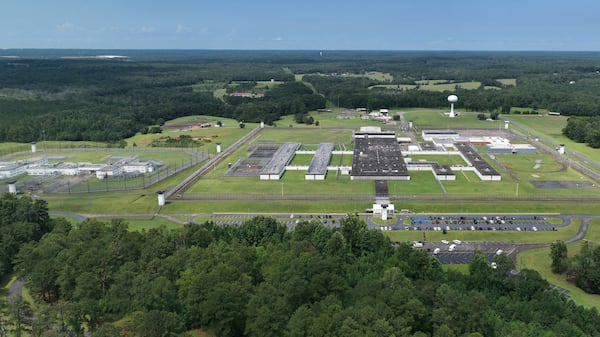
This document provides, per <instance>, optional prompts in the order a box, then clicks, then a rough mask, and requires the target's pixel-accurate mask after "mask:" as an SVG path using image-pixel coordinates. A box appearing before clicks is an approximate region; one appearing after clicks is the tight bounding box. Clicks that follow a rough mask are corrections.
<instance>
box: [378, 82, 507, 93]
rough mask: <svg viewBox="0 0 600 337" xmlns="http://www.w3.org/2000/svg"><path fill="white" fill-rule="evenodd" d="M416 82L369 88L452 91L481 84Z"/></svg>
mask: <svg viewBox="0 0 600 337" xmlns="http://www.w3.org/2000/svg"><path fill="white" fill-rule="evenodd" d="M415 83H416V84H377V85H374V86H371V87H369V89H373V88H385V89H392V90H411V89H417V88H418V89H419V90H428V91H439V92H443V91H449V92H454V91H456V89H457V88H461V89H466V90H475V89H478V88H479V87H480V86H481V82H476V81H472V82H448V81H446V80H423V81H415ZM485 88H486V89H499V88H498V87H485Z"/></svg>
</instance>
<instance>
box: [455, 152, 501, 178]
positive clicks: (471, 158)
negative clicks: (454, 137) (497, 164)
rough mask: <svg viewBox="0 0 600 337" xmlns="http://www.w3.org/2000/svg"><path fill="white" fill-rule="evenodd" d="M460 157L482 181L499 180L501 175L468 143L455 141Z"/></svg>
mask: <svg viewBox="0 0 600 337" xmlns="http://www.w3.org/2000/svg"><path fill="white" fill-rule="evenodd" d="M454 145H455V146H456V149H457V150H458V151H459V152H460V155H461V157H462V158H463V159H464V160H465V161H466V162H467V163H468V164H469V165H470V166H472V167H473V168H474V169H475V174H477V176H478V177H479V179H481V180H484V181H500V180H502V176H501V175H500V173H498V171H496V169H495V168H493V167H492V166H491V165H490V164H489V163H488V162H486V161H485V160H484V159H483V158H482V157H481V156H480V155H479V153H477V151H475V149H474V148H473V146H472V145H471V144H469V143H455V144H454Z"/></svg>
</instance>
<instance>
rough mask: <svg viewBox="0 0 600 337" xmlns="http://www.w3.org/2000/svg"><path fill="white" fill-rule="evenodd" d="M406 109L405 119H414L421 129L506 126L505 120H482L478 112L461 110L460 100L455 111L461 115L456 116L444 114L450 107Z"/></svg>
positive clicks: (495, 127)
mask: <svg viewBox="0 0 600 337" xmlns="http://www.w3.org/2000/svg"><path fill="white" fill-rule="evenodd" d="M405 111H406V113H405V114H404V119H406V120H407V121H413V124H414V126H416V127H418V128H420V129H452V128H476V129H500V128H503V127H504V122H502V121H492V122H489V121H480V120H479V119H477V115H478V114H479V113H478V112H463V111H460V101H459V103H458V107H455V111H458V112H459V113H460V116H459V117H455V118H450V117H448V116H445V115H444V112H448V111H450V107H448V108H447V109H444V110H432V109H407V110H405Z"/></svg>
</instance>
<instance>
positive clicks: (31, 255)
mask: <svg viewBox="0 0 600 337" xmlns="http://www.w3.org/2000/svg"><path fill="white" fill-rule="evenodd" d="M495 262H496V265H495V266H496V268H495V269H494V268H492V267H491V266H490V261H488V260H487V257H486V256H485V255H484V254H482V253H475V254H474V256H473V258H472V261H471V263H470V265H469V272H468V274H463V273H459V272H453V271H444V270H443V269H442V268H441V266H440V264H439V263H438V262H437V260H436V259H435V258H433V257H431V256H430V255H428V253H427V252H426V251H424V250H419V249H413V248H412V247H411V245H409V244H406V243H396V244H392V242H390V240H389V239H388V238H386V237H385V236H384V235H383V234H382V233H381V231H377V230H369V229H368V228H367V225H366V223H365V222H364V221H362V220H360V219H359V218H358V217H356V216H353V215H350V216H348V217H347V218H345V219H343V220H341V221H340V227H339V228H330V227H327V226H325V225H323V224H322V223H321V222H320V221H317V220H316V219H315V220H309V219H306V220H303V221H301V222H299V223H298V224H297V226H296V228H295V229H294V230H291V231H290V230H287V229H286V227H285V225H283V224H280V223H279V222H277V221H276V220H275V219H273V218H269V217H256V218H253V219H250V220H248V221H246V222H244V223H243V224H242V225H241V226H218V225H216V224H214V223H212V222H205V223H202V224H193V223H190V224H188V225H186V226H185V227H184V228H183V229H182V230H178V231H167V230H166V229H164V228H159V229H151V230H147V231H142V232H131V231H129V230H128V229H127V224H126V223H125V222H123V221H119V220H113V221H111V222H108V223H105V222H100V221H98V220H87V221H85V222H83V223H80V224H78V225H77V226H74V225H71V224H69V223H68V222H66V221H57V222H56V223H55V225H54V227H53V229H52V231H51V232H49V233H48V234H46V235H44V237H43V238H42V239H41V240H39V241H37V242H31V243H28V244H25V245H23V246H22V248H21V250H20V252H19V253H18V255H17V256H16V257H15V259H14V263H15V270H16V271H17V272H18V274H19V276H20V277H23V278H24V279H25V280H26V281H27V285H28V287H29V289H30V292H31V293H32V295H33V296H34V298H36V299H37V300H38V301H39V302H40V304H39V308H40V309H39V310H40V312H41V313H40V314H38V315H36V319H35V320H34V321H33V322H32V323H28V324H30V326H29V325H27V328H28V329H30V331H31V332H32V334H33V335H35V336H54V335H52V333H55V332H56V331H57V330H58V331H60V332H61V333H63V334H67V335H73V336H82V335H83V333H84V331H83V330H84V327H86V328H87V329H89V332H90V333H91V336H93V337H100V336H111V337H114V336H182V337H183V336H188V333H187V331H190V330H192V329H203V330H205V331H209V332H211V333H214V334H215V335H217V336H267V337H269V336H278V337H279V336H290V337H291V336H412V337H427V336H435V337H442V336H461V337H479V336H492V337H496V336H497V337H504V336H515V333H516V332H518V333H519V336H569V337H573V336H589V335H597V334H598V333H600V318H599V317H598V313H597V311H595V310H588V309H584V308H583V307H580V306H577V305H575V304H574V303H573V302H572V301H570V300H568V299H567V298H565V297H563V296H562V295H560V294H559V293H558V292H556V291H554V290H552V289H551V288H550V287H549V285H548V283H547V282H546V281H544V280H543V279H542V278H541V277H540V275H539V274H538V273H537V272H535V271H531V270H522V271H521V272H520V273H519V274H518V275H512V274H511V273H509V271H510V270H511V269H513V268H514V265H513V261H512V260H511V259H510V258H509V257H507V256H506V255H498V256H496V257H495ZM117 321H118V324H115V323H114V322H117ZM34 323H35V324H34ZM36 329H37V330H36ZM34 330H35V331H37V334H35V333H33V331H34ZM39 331H44V332H39Z"/></svg>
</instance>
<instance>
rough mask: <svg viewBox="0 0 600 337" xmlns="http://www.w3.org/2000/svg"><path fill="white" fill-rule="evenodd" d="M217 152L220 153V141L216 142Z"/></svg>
mask: <svg viewBox="0 0 600 337" xmlns="http://www.w3.org/2000/svg"><path fill="white" fill-rule="evenodd" d="M217 153H221V143H217Z"/></svg>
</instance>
